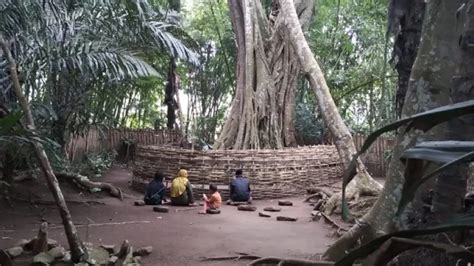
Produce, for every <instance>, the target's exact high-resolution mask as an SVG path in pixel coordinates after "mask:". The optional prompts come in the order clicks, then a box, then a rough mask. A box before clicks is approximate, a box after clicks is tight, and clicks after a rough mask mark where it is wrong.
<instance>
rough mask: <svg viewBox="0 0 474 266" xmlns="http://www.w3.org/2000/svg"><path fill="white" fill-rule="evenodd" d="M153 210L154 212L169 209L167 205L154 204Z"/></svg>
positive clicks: (167, 210)
mask: <svg viewBox="0 0 474 266" xmlns="http://www.w3.org/2000/svg"><path fill="white" fill-rule="evenodd" d="M153 211H155V212H169V211H170V209H169V208H168V207H164V206H155V207H153Z"/></svg>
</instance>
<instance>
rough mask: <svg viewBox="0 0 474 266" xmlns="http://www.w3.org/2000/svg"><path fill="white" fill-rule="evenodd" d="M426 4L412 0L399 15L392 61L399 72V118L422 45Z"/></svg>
mask: <svg viewBox="0 0 474 266" xmlns="http://www.w3.org/2000/svg"><path fill="white" fill-rule="evenodd" d="M392 1H395V0H392ZM425 6H426V4H425V1H424V0H412V3H411V4H409V5H408V6H407V8H406V9H405V10H403V13H402V14H403V15H401V17H399V30H398V31H397V33H396V35H395V43H394V45H393V53H392V61H394V63H395V69H396V71H397V73H398V89H397V94H396V98H395V101H396V103H395V107H396V110H397V117H398V118H400V116H401V114H402V108H403V103H404V102H405V95H406V92H407V89H408V83H409V81H410V75H411V69H412V67H413V63H415V59H416V55H417V51H418V46H419V45H420V39H421V29H422V26H423V18H424V16H425ZM392 23H394V22H392Z"/></svg>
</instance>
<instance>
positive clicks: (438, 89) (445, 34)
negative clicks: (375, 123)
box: [325, 0, 459, 260]
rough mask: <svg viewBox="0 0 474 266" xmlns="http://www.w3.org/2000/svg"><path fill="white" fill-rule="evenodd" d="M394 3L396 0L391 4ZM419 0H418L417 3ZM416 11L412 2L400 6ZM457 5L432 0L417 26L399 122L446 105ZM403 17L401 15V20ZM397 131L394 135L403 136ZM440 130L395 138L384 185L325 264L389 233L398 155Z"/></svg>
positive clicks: (397, 192) (400, 175) (400, 176)
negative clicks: (417, 37) (419, 31)
mask: <svg viewBox="0 0 474 266" xmlns="http://www.w3.org/2000/svg"><path fill="white" fill-rule="evenodd" d="M395 1H396V0H395ZM420 1H422V0H420ZM402 2H406V3H407V4H408V5H406V6H405V8H402V9H401V10H402V15H403V14H407V13H406V12H407V11H408V9H407V8H413V7H414V6H416V4H417V3H416V2H417V1H402ZM458 7H459V1H446V0H433V1H428V2H427V7H426V13H425V18H424V22H423V29H422V36H421V43H420V47H419V49H418V55H417V58H416V60H415V63H414V65H413V68H412V71H411V76H410V81H409V85H408V90H407V93H406V96H405V102H404V104H403V110H402V117H406V116H411V115H414V114H416V113H420V112H423V111H428V110H430V109H433V108H435V107H439V106H442V105H447V104H449V93H450V88H451V79H452V77H453V76H454V71H455V69H456V64H457V62H458V54H459V51H458V47H457V41H458V39H459V38H458V36H457V34H456V32H455V31H454V30H453V28H455V25H456V10H457V9H458ZM403 16H404V15H403ZM405 131H406V128H401V129H400V130H399V132H405ZM439 131H440V128H435V129H434V130H431V131H429V132H428V133H426V134H424V133H423V132H420V131H418V130H416V131H413V130H412V131H409V132H408V133H407V134H398V135H397V138H396V143H395V148H394V150H393V153H392V158H391V160H390V164H389V170H388V173H387V177H386V182H385V186H384V188H383V190H382V193H381V194H380V195H379V197H378V199H377V201H376V203H375V204H374V206H373V207H372V208H371V210H370V211H369V212H368V213H367V214H366V215H365V216H364V217H363V218H362V219H361V222H360V223H358V224H356V225H355V226H354V227H353V228H351V230H349V232H347V233H346V234H344V235H343V236H342V237H341V238H340V239H338V240H337V241H336V242H335V243H334V244H333V245H332V246H331V247H330V248H329V249H328V250H327V251H326V253H325V257H326V258H327V259H329V260H337V259H338V258H340V257H341V256H343V255H344V254H345V252H346V251H347V250H350V249H352V248H354V247H355V246H356V245H357V243H360V242H361V241H362V242H365V241H369V240H371V239H372V238H373V237H375V236H376V235H378V234H385V233H390V232H391V231H393V230H395V227H394V224H396V222H397V221H396V216H395V213H396V211H397V210H398V205H399V201H400V197H401V188H402V185H403V183H404V182H405V179H404V165H403V164H402V162H401V161H400V156H401V154H402V152H403V151H404V150H406V149H407V148H410V147H411V146H413V145H414V144H415V143H416V142H419V141H424V140H430V139H433V138H435V136H439Z"/></svg>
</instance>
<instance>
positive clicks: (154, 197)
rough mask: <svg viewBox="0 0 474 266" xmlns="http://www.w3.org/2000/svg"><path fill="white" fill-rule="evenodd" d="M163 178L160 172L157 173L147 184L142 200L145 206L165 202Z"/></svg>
mask: <svg viewBox="0 0 474 266" xmlns="http://www.w3.org/2000/svg"><path fill="white" fill-rule="evenodd" d="M164 177H165V175H164V174H163V173H162V172H161V171H158V172H156V174H155V177H154V178H153V180H152V181H151V182H150V183H148V186H147V187H146V192H145V198H144V201H145V204H146V205H160V204H162V202H163V201H164V200H165V185H163V178H164Z"/></svg>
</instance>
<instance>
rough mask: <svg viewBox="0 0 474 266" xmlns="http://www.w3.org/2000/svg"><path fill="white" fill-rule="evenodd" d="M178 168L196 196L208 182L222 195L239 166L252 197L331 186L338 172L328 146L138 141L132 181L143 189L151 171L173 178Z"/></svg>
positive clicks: (335, 156)
mask: <svg viewBox="0 0 474 266" xmlns="http://www.w3.org/2000/svg"><path fill="white" fill-rule="evenodd" d="M180 168H184V169H187V170H188V174H189V180H190V181H191V184H193V187H194V193H195V194H196V195H201V194H202V193H203V192H207V188H208V185H209V184H210V183H213V184H216V185H218V186H219V188H220V189H221V193H223V196H224V197H225V198H226V197H227V196H228V191H226V190H227V185H228V184H229V182H230V180H231V178H233V176H234V173H235V170H236V169H239V168H240V169H243V171H244V174H245V175H246V176H248V177H249V178H250V180H251V184H252V189H253V197H254V198H255V199H261V198H280V197H287V196H294V195H297V194H300V193H301V194H304V193H305V191H306V188H308V187H312V186H325V187H329V188H331V187H332V188H334V189H336V188H338V187H339V185H340V177H341V176H342V171H343V169H342V164H341V162H340V159H339V155H338V153H337V151H336V149H335V147H334V146H332V145H319V146H311V147H301V148H288V149H282V150H211V151H197V150H194V151H193V150H185V149H177V148H171V147H159V146H143V145H140V146H138V147H137V150H136V154H135V161H134V165H133V178H132V185H133V187H134V188H136V189H138V190H143V188H144V187H145V184H146V183H148V182H149V181H150V179H151V178H152V177H153V175H154V173H155V172H156V171H158V170H161V171H163V172H164V173H165V174H166V176H167V177H174V176H175V175H176V173H177V171H178V170H179V169H180Z"/></svg>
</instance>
